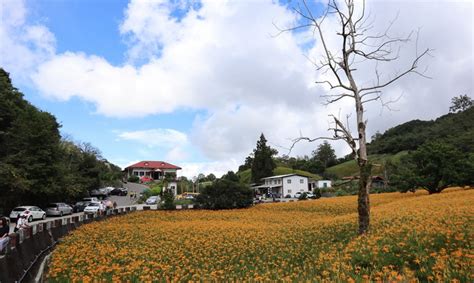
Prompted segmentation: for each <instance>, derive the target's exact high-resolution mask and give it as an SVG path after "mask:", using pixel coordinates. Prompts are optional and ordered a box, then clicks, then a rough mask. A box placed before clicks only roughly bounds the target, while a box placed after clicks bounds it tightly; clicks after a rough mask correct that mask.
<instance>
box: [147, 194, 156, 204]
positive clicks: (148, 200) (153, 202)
mask: <svg viewBox="0 0 474 283" xmlns="http://www.w3.org/2000/svg"><path fill="white" fill-rule="evenodd" d="M159 200H160V197H159V196H151V197H149V198H148V199H147V200H146V201H145V203H146V204H157V203H158V201H159Z"/></svg>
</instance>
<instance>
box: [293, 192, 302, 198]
mask: <svg viewBox="0 0 474 283" xmlns="http://www.w3.org/2000/svg"><path fill="white" fill-rule="evenodd" d="M302 194H303V193H302V192H296V194H295V195H294V196H293V197H294V198H299V197H300V196H301V195H302Z"/></svg>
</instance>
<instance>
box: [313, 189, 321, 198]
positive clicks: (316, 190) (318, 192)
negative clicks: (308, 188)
mask: <svg viewBox="0 0 474 283" xmlns="http://www.w3.org/2000/svg"><path fill="white" fill-rule="evenodd" d="M314 198H315V199H318V198H321V189H320V188H316V189H314Z"/></svg>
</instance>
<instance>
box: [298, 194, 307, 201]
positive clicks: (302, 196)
mask: <svg viewBox="0 0 474 283" xmlns="http://www.w3.org/2000/svg"><path fill="white" fill-rule="evenodd" d="M307 199H308V195H307V194H306V193H302V194H301V195H300V196H299V197H298V200H307Z"/></svg>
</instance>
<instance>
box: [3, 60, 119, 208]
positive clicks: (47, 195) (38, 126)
mask: <svg viewBox="0 0 474 283" xmlns="http://www.w3.org/2000/svg"><path fill="white" fill-rule="evenodd" d="M59 128H60V125H59V123H58V122H57V121H56V118H55V117H54V116H53V115H51V114H50V113H48V112H45V111H41V110H39V109H38V108H36V107H35V106H33V105H31V104H30V103H29V102H28V101H26V100H25V99H24V98H23V94H22V93H21V92H19V91H18V90H17V89H16V88H15V87H13V85H12V83H11V80H10V77H9V74H8V73H7V72H6V71H5V70H3V69H1V68H0V207H1V208H3V209H4V212H7V211H9V210H10V209H11V208H13V207H14V206H16V205H19V204H36V205H40V206H41V205H44V204H46V203H47V202H51V201H70V200H74V199H75V198H78V197H81V196H85V195H87V194H88V191H90V190H92V189H97V188H99V186H101V185H102V184H105V183H108V184H110V183H112V182H115V181H117V180H119V179H120V178H121V170H120V168H119V167H117V166H115V165H113V164H110V163H109V162H107V161H106V160H104V159H103V158H102V157H101V156H100V152H99V151H98V150H97V149H95V148H94V147H92V146H91V145H90V144H87V143H82V144H76V143H74V142H72V141H69V140H66V139H63V138H62V137H61V135H60V132H59Z"/></svg>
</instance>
